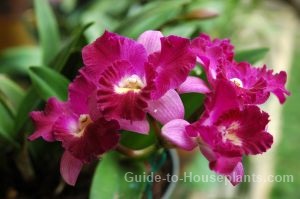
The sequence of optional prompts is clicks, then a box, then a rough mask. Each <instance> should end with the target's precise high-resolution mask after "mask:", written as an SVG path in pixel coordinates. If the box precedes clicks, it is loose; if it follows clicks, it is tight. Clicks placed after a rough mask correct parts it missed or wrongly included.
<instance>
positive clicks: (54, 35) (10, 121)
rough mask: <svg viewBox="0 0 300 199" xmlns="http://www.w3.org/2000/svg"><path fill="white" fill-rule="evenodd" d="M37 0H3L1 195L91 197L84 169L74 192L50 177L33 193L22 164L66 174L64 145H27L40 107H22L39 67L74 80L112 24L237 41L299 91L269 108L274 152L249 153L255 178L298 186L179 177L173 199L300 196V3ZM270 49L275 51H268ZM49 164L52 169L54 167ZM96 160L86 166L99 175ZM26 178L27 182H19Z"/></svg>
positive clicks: (189, 162)
mask: <svg viewBox="0 0 300 199" xmlns="http://www.w3.org/2000/svg"><path fill="white" fill-rule="evenodd" d="M37 2H42V1H38V0H37V1H36V2H35V3H34V2H32V1H30V0H1V2H0V73H1V74H0V98H1V100H0V101H1V106H0V109H1V110H0V114H1V115H0V116H1V121H0V136H1V138H0V150H1V152H0V161H1V162H0V174H1V176H4V177H3V179H1V180H0V183H1V186H0V198H39V196H41V195H43V194H45V193H46V194H48V195H49V197H48V196H45V197H43V198H86V197H87V195H88V192H89V186H90V178H91V174H90V173H89V172H88V171H86V172H85V171H83V174H82V176H81V179H88V180H82V181H84V183H79V185H78V186H77V187H75V188H71V187H69V188H65V187H64V185H61V184H59V183H60V182H56V181H55V180H54V181H53V180H52V179H51V178H50V179H49V178H47V177H46V178H47V179H48V180H46V181H45V183H46V182H47V183H50V185H49V186H47V187H46V188H44V189H48V191H43V190H39V191H37V192H39V194H29V193H31V192H34V190H35V189H36V188H37V187H38V185H37V183H36V184H34V185H28V184H27V185H26V178H28V179H30V178H31V173H30V169H28V168H27V169H26V167H25V171H22V169H24V166H22V165H27V164H28V162H27V163H26V161H30V160H31V161H32V164H33V167H34V168H35V170H36V172H37V174H38V175H47V172H50V171H53V170H56V171H58V170H57V169H58V164H59V163H58V162H59V156H60V149H59V148H58V146H57V145H55V144H54V146H53V144H47V143H44V142H37V143H34V144H32V143H28V142H27V141H26V139H25V138H26V135H28V133H30V132H31V131H32V126H31V125H30V124H27V123H26V119H27V113H28V111H30V110H31V109H33V108H35V107H37V104H39V103H38V102H37V103H32V104H31V105H32V106H31V108H29V109H26V108H25V110H24V109H22V108H21V107H23V106H22V105H20V104H22V103H26V102H28V101H24V98H23V97H24V96H27V94H28V93H29V92H31V90H26V89H28V88H29V85H30V78H29V71H30V70H29V67H30V66H41V65H47V66H50V67H53V68H55V69H57V71H60V70H62V72H61V73H62V74H64V75H65V76H66V77H67V78H68V79H70V80H71V79H72V78H73V77H74V75H75V72H76V70H74V69H78V68H80V67H81V66H82V61H81V55H80V50H81V48H82V46H84V45H86V44H87V43H90V42H92V41H93V40H95V39H96V38H97V37H99V36H100V35H101V34H102V32H103V31H104V30H105V29H107V30H110V31H114V32H117V33H119V34H122V35H125V36H128V37H132V38H135V39H136V38H137V37H138V35H139V34H140V33H142V32H143V31H145V30H148V29H157V30H161V31H162V32H163V33H164V35H171V34H176V35H181V36H184V37H189V38H193V37H196V36H197V35H199V33H200V32H205V33H208V34H210V35H211V36H212V37H220V38H225V37H227V38H230V39H231V41H232V43H233V44H234V45H235V46H236V51H237V52H244V50H249V49H256V50H257V52H260V53H257V54H254V55H253V57H247V58H248V59H252V60H253V61H257V60H259V61H258V62H256V65H257V66H261V65H262V64H263V63H266V64H267V65H268V67H270V68H273V69H274V71H275V72H279V71H280V70H286V71H287V73H288V89H289V91H291V93H292V95H291V96H290V97H288V100H287V102H286V103H285V104H284V105H283V106H281V105H279V102H278V101H277V99H275V98H271V99H270V100H269V101H268V103H267V104H266V105H264V106H263V109H265V110H266V111H267V112H269V113H270V115H271V123H270V125H269V131H270V132H271V133H272V134H273V135H274V138H275V144H274V146H273V148H272V150H271V151H269V152H268V153H266V154H264V155H261V156H258V157H250V158H245V159H244V162H245V165H246V174H253V173H255V174H258V175H262V176H268V175H293V180H294V182H273V183H272V182H261V183H258V182H251V183H241V184H240V185H238V186H237V187H232V186H231V185H228V186H225V185H224V184H223V183H208V182H190V183H188V182H185V183H179V185H178V187H177V189H176V191H175V193H174V195H173V197H174V198H204V199H206V198H209V199H215V198H251V199H252V198H253V199H257V198H261V199H268V198H272V199H273V198H274V199H281V198H291V199H297V198H300V189H299V187H300V169H299V168H300V160H299V157H300V156H299V153H300V144H299V142H300V132H299V129H300V105H299V102H300V69H299V67H300V48H299V46H300V31H299V30H300V28H299V24H300V23H299V21H300V17H299V16H300V12H299V9H300V7H299V4H300V3H299V1H297V0H294V1H293V0H282V1H280V0H161V1H159V0H89V1H87V0H86V1H83V0H49V3H50V5H51V10H52V11H53V12H51V10H50V11H49V9H48V8H47V7H43V6H44V4H43V3H40V4H39V3H37ZM34 6H35V7H37V6H40V9H39V10H40V11H41V10H44V11H45V12H40V13H39V12H36V11H35V10H34V8H33V7H34ZM90 22H93V24H92V25H91V26H90V27H88V28H87V30H86V31H85V32H84V31H83V29H82V28H80V27H83V26H84V25H86V24H87V23H90ZM83 32H84V33H83ZM82 33H83V34H82ZM265 48H267V49H269V50H268V51H267V53H266V54H265V53H264V52H266V50H265ZM53 60H54V61H53ZM74 71H75V72H74ZM14 82H15V83H14ZM7 85H8V86H7ZM33 96H34V95H33ZM27 100H29V101H34V100H30V99H27ZM40 107H42V106H40ZM20 110H21V113H22V114H20ZM20 118H25V119H24V121H22V119H20ZM15 121H18V122H15ZM6 126H8V127H6ZM16 126H17V127H16ZM18 127H20V128H18ZM7 129H10V130H7ZM15 129H17V131H15ZM7 132H10V133H7ZM180 154H181V160H182V162H183V163H184V164H183V167H182V172H184V171H186V172H189V171H191V172H193V174H199V175H203V174H212V173H211V172H210V171H209V169H208V164H207V161H206V160H205V159H204V158H203V157H202V156H201V155H200V153H197V151H195V153H192V154H187V153H184V152H181V153H180ZM24 157H25V158H24ZM26 157H27V158H26ZM28 157H30V158H28ZM20 164H21V166H20ZM43 165H47V168H46V169H44V170H43V169H42V167H43ZM94 166H95V165H91V166H90V167H89V168H87V169H86V170H89V169H90V170H92V171H93V169H94ZM48 174H49V173H48ZM212 175H214V174H212ZM43 179H44V177H42V178H41V177H40V179H39V181H37V182H43ZM18 180H20V181H21V182H18V183H16V182H17V181H18ZM79 181H80V179H79ZM22 186H25V188H23V189H22ZM60 194H62V195H60ZM64 195H66V196H65V197H64Z"/></svg>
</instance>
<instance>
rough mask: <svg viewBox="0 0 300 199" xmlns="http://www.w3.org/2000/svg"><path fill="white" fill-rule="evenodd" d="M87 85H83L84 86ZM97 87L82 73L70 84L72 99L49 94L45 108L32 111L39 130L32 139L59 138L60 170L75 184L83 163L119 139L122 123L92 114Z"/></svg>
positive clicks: (89, 160)
mask: <svg viewBox="0 0 300 199" xmlns="http://www.w3.org/2000/svg"><path fill="white" fill-rule="evenodd" d="M82 85H85V88H84V89H83V88H82V87H81V86H82ZM94 89H95V88H94V87H93V84H89V83H88V80H87V79H86V78H85V76H84V75H83V73H82V74H81V75H80V76H78V77H77V78H76V79H75V80H74V82H73V83H71V84H70V86H69V100H68V101H67V102H60V101H58V100H57V99H56V98H50V99H49V100H48V103H47V104H46V107H45V110H44V111H41V112H40V111H35V112H31V114H30V115H31V118H32V120H33V122H34V124H35V129H36V131H35V132H34V133H33V134H32V135H30V136H29V139H30V140H35V139H37V138H39V137H42V138H43V139H44V140H46V141H50V142H51V141H60V142H61V143H62V146H63V148H64V149H65V152H64V154H63V155H62V158H61V165H60V172H61V175H62V177H63V178H64V180H65V181H66V182H67V183H68V184H70V185H75V183H76V180H77V177H78V175H79V172H80V170H81V168H82V166H83V164H86V163H90V162H92V161H93V160H96V159H98V157H99V156H100V155H101V154H103V153H105V152H106V151H109V150H111V149H113V148H114V147H115V146H116V145H117V144H118V142H119V137H120V136H119V133H118V129H119V128H120V127H119V124H118V122H117V121H115V120H111V121H108V120H106V119H104V118H103V117H102V116H101V115H96V114H89V112H90V111H89V104H91V103H88V101H89V98H88V95H87V93H90V92H91V91H92V90H94Z"/></svg>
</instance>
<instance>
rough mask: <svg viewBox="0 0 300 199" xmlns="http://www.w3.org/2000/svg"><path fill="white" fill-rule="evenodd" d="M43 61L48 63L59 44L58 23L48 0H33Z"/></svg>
mask: <svg viewBox="0 0 300 199" xmlns="http://www.w3.org/2000/svg"><path fill="white" fill-rule="evenodd" d="M34 8H35V13H36V19H37V24H38V32H39V40H40V42H41V47H42V51H43V63H44V64H49V62H50V61H51V60H52V59H53V58H54V56H55V54H56V53H57V52H58V49H59V46H60V39H59V31H58V25H57V22H56V19H55V16H54V14H53V12H52V9H51V7H50V4H49V1H48V0H34Z"/></svg>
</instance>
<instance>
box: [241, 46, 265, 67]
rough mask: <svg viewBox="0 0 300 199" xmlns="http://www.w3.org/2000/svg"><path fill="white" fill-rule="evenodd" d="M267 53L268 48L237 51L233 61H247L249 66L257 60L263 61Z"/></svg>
mask: <svg viewBox="0 0 300 199" xmlns="http://www.w3.org/2000/svg"><path fill="white" fill-rule="evenodd" d="M268 51H269V49H268V48H256V49H251V50H243V51H238V52H237V53H236V55H235V60H236V61H238V62H241V61H247V62H249V63H250V64H255V63H256V62H258V61H259V60H261V59H263V58H264V57H265V55H266V54H267V52H268Z"/></svg>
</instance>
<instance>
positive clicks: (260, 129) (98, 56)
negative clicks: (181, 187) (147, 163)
mask: <svg viewBox="0 0 300 199" xmlns="http://www.w3.org/2000/svg"><path fill="white" fill-rule="evenodd" d="M233 49H234V48H233V46H232V45H231V44H230V41H229V40H226V39H225V40H220V39H216V40H213V41H211V39H210V38H209V36H207V35H204V34H202V35H200V36H199V37H197V38H195V39H194V40H192V41H190V40H189V39H186V38H182V37H179V36H174V35H172V36H167V37H164V36H163V35H162V33H161V32H159V31H146V32H144V33H142V34H141V35H140V36H139V38H138V39H137V41H135V40H133V39H130V38H126V37H123V36H121V35H118V34H116V33H111V32H108V31H105V32H104V34H103V35H102V36H100V37H99V38H98V39H97V40H95V41H94V42H93V43H91V44H89V45H87V46H85V47H84V48H83V50H82V58H83V63H84V66H83V67H82V68H81V69H80V71H79V74H78V75H77V77H76V78H75V79H74V81H73V82H72V83H71V84H70V85H69V89H68V100H67V101H66V102H61V101H59V100H57V99H56V98H50V99H49V100H48V102H47V104H46V107H45V110H44V111H41V112H39V111H35V112H32V113H31V118H32V120H33V122H34V124H35V128H36V131H35V132H34V133H33V134H32V135H30V137H29V139H30V140H35V139H37V138H39V137H42V138H43V139H44V140H46V141H49V142H52V141H59V142H61V143H62V146H63V148H64V149H65V152H64V154H63V156H62V159H61V175H62V176H63V178H64V180H65V181H66V182H67V183H68V184H70V185H74V184H75V183H76V180H77V177H78V175H79V172H80V170H81V168H82V166H83V164H86V163H90V162H92V161H93V160H96V159H97V158H98V157H99V156H101V155H102V154H104V153H106V152H108V151H110V150H113V149H115V148H117V146H119V145H120V143H119V140H120V135H121V134H122V130H126V131H133V132H136V133H142V134H147V133H148V132H149V126H150V125H149V122H148V115H150V116H151V117H152V118H153V119H154V120H155V122H156V121H157V122H159V123H160V124H161V125H163V127H162V128H161V130H160V132H157V133H159V134H161V135H162V136H159V139H163V141H164V142H161V144H163V143H165V141H168V142H169V143H168V146H163V147H169V146H171V145H170V143H171V144H172V146H177V147H180V148H182V149H185V150H189V151H190V150H193V149H194V148H196V147H199V148H200V150H201V152H202V153H203V155H204V156H205V157H206V158H207V159H208V161H209V166H210V168H211V169H212V170H214V171H215V172H217V173H219V174H222V175H225V176H227V177H228V179H229V180H230V181H231V182H232V184H233V185H236V184H237V183H239V181H240V180H239V179H238V178H240V176H242V175H243V165H242V157H243V156H244V155H256V154H260V153H263V152H265V151H266V150H268V149H269V148H270V147H271V145H272V143H273V138H272V135H271V134H270V133H268V131H267V124H268V122H269V119H268V118H269V116H268V114H267V113H265V112H263V111H261V110H260V109H259V107H258V106H257V105H259V104H262V103H264V102H265V101H266V100H267V99H268V97H269V95H270V93H271V92H272V93H274V94H275V95H276V96H277V97H278V98H279V100H280V102H281V103H284V101H285V99H286V95H289V92H288V91H287V90H286V89H285V87H284V85H285V83H286V73H285V72H280V73H279V74H275V75H274V74H273V71H271V70H267V69H266V66H264V67H263V68H254V67H252V66H251V65H250V64H248V63H246V62H242V63H238V62H236V61H235V60H234V51H233ZM196 62H199V63H200V64H201V65H202V66H203V69H204V72H205V73H206V75H207V83H208V85H209V86H207V83H206V82H205V81H204V80H202V79H200V78H199V77H196V76H189V74H190V72H191V71H192V70H193V68H194V67H195V66H196ZM189 92H194V93H201V94H205V95H206V100H205V103H204V107H205V110H204V112H203V113H202V114H201V115H199V120H198V121H196V122H194V123H191V124H190V123H189V121H186V120H184V106H183V102H182V101H181V98H180V94H182V93H189ZM199 106H201V104H199ZM147 114H148V115H147Z"/></svg>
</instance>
